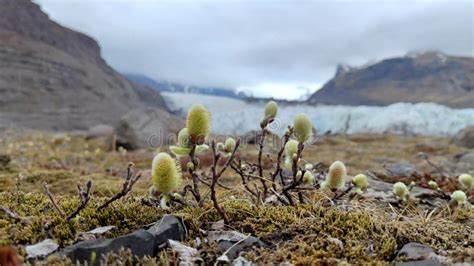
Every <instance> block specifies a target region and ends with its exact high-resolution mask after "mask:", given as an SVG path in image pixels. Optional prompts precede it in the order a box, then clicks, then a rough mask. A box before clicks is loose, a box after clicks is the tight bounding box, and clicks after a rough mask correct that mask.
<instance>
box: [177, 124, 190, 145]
mask: <svg viewBox="0 0 474 266" xmlns="http://www.w3.org/2000/svg"><path fill="white" fill-rule="evenodd" d="M189 144H190V143H189V134H188V129H187V128H183V129H181V130H180V131H179V133H178V145H179V146H180V147H183V148H189V146H190V145H189Z"/></svg>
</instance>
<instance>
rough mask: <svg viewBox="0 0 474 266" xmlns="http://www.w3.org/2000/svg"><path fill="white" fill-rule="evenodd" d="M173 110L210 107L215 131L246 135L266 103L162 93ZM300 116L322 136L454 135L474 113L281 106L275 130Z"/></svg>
mask: <svg viewBox="0 0 474 266" xmlns="http://www.w3.org/2000/svg"><path fill="white" fill-rule="evenodd" d="M163 96H164V97H165V98H166V100H167V102H168V105H169V108H170V109H171V110H173V111H176V112H180V113H182V114H183V115H185V113H186V111H187V110H188V109H189V107H190V106H191V105H192V104H195V103H200V104H203V105H205V106H206V107H207V108H208V109H209V111H210V112H211V114H212V123H213V125H214V126H213V132H215V133H218V134H234V135H241V134H244V133H246V132H249V131H251V130H256V129H258V125H259V123H260V119H261V117H262V115H263V108H264V104H263V103H261V104H260V103H249V102H245V101H243V100H238V99H230V98H224V97H217V96H205V95H197V94H183V93H163ZM298 113H306V114H308V115H309V116H310V118H311V119H312V121H313V123H314V125H315V127H316V129H317V131H318V134H324V133H326V132H329V131H330V132H331V133H347V134H356V133H394V134H404V135H433V136H452V135H454V134H456V133H457V132H458V131H459V130H461V129H463V128H465V127H466V126H469V125H474V109H452V108H449V107H445V106H442V105H438V104H434V103H417V104H412V103H396V104H392V105H389V106H383V107H379V106H339V105H318V106H310V105H306V104H298V105H283V104H281V105H280V110H279V112H278V116H277V119H276V121H275V122H274V123H273V124H271V125H270V129H271V130H272V131H273V132H275V133H278V134H283V133H284V130H285V129H286V127H287V126H288V125H290V124H292V123H293V117H294V116H295V115H296V114H298Z"/></svg>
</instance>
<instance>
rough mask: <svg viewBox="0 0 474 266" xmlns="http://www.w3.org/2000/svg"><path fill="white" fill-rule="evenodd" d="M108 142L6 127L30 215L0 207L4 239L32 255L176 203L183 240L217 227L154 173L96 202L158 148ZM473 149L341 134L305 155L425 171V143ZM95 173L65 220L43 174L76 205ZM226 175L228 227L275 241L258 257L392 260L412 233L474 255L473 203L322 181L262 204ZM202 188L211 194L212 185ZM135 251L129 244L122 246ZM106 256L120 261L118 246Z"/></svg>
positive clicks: (10, 176)
mask: <svg viewBox="0 0 474 266" xmlns="http://www.w3.org/2000/svg"><path fill="white" fill-rule="evenodd" d="M101 146H102V145H101V143H100V142H97V141H85V140H84V139H83V138H81V137H71V136H68V135H53V134H47V133H38V132H6V133H3V135H2V136H1V138H0V155H1V154H4V155H8V156H9V157H10V158H11V162H10V163H9V164H8V165H6V166H2V165H0V204H2V205H4V206H6V207H8V208H10V209H11V210H13V211H14V212H15V213H17V214H18V215H19V216H20V217H21V218H22V220H21V221H14V220H12V219H11V218H9V217H7V216H6V215H5V214H4V213H3V212H2V213H0V245H3V244H9V245H13V246H14V247H15V248H17V249H18V251H19V254H20V255H22V256H25V251H24V246H25V245H27V244H32V243H37V242H39V241H41V240H43V239H45V238H52V239H54V240H56V241H57V242H58V244H60V246H66V245H69V244H71V243H74V242H75V241H78V240H80V239H81V232H86V231H89V230H91V229H94V228H96V227H99V226H105V225H113V226H116V228H114V229H113V230H111V231H109V232H107V233H106V235H105V236H106V237H114V236H119V235H123V234H125V233H129V232H131V231H133V230H135V229H137V228H142V227H146V226H147V225H149V224H151V223H153V222H155V221H157V220H158V219H159V218H160V217H162V216H163V214H165V213H172V214H175V215H177V216H181V217H183V218H184V221H185V223H186V225H187V228H188V230H189V235H188V238H187V239H186V240H185V243H186V244H188V245H190V246H195V245H196V238H200V239H203V238H204V235H203V231H202V230H208V229H210V227H211V225H212V224H213V223H215V222H217V221H219V220H220V216H219V215H218V213H217V212H216V211H215V210H214V209H213V208H212V204H211V202H207V203H206V204H205V205H204V206H202V207H197V206H192V207H181V206H179V205H176V206H173V207H172V208H171V209H170V210H166V211H165V210H161V209H160V208H159V207H158V206H157V205H156V203H155V202H154V201H152V200H150V198H149V196H148V188H149V187H150V185H151V184H150V180H149V177H148V176H147V175H145V176H144V177H143V178H142V179H140V180H139V181H138V182H137V184H136V185H135V186H134V188H133V191H132V192H131V193H130V195H127V196H126V197H125V198H122V199H121V200H119V201H117V202H114V203H112V205H111V206H109V207H108V208H106V209H104V210H102V211H96V207H97V206H99V204H101V203H103V202H104V201H105V200H106V198H108V197H110V196H112V195H114V194H115V193H116V192H118V191H120V189H121V188H122V183H123V176H124V174H125V169H126V165H127V163H128V162H130V161H132V162H134V164H135V166H136V168H137V169H140V170H148V169H149V167H150V163H151V160H152V158H153V151H136V152H130V151H128V152H125V151H121V152H116V151H113V152H109V151H104V150H102V149H101V148H100V147H101ZM163 149H165V148H163ZM465 151H466V150H465V149H463V148H460V147H457V146H455V145H452V144H450V143H449V140H447V139H444V138H430V137H401V136H391V135H377V136H350V137H346V136H333V137H325V138H323V139H322V140H320V141H319V142H318V144H317V145H316V146H313V147H311V148H310V149H307V150H306V151H305V155H304V159H305V160H307V161H308V162H311V163H316V162H321V163H323V165H329V164H330V163H331V162H332V161H334V160H341V161H344V162H345V163H346V164H347V166H348V170H349V174H350V175H355V174H358V173H361V172H365V171H367V170H371V171H374V172H383V167H382V165H383V164H384V163H400V162H406V163H412V164H414V165H416V166H417V168H418V169H419V170H420V171H426V172H430V171H433V169H432V168H431V167H430V166H429V165H427V164H426V162H424V161H423V160H420V159H419V158H417V156H416V155H417V153H418V152H426V153H428V154H430V158H431V159H432V160H433V161H435V162H437V161H441V160H446V159H449V158H452V157H453V156H454V155H456V154H458V153H461V152H465ZM240 152H241V156H242V157H243V158H246V159H252V158H254V157H255V156H256V148H255V146H254V145H249V146H247V147H245V148H244V149H242V150H241V151H240ZM470 170H472V169H466V172H469V171H470ZM88 179H91V180H92V181H93V196H92V199H91V201H90V203H89V204H88V206H87V207H86V208H85V209H84V210H83V211H82V212H81V213H80V214H79V215H78V216H77V217H76V218H74V219H73V220H71V221H70V222H67V221H65V220H64V219H63V218H62V217H60V215H59V214H58V213H57V212H56V211H55V209H54V208H53V206H52V204H51V202H50V201H49V199H48V197H47V196H46V195H45V194H44V193H43V186H42V183H43V182H44V181H46V182H48V184H49V187H50V190H51V192H52V193H53V194H54V195H55V197H56V200H57V202H58V204H59V205H60V206H61V208H62V209H63V210H64V211H65V212H66V213H70V212H72V211H73V210H74V209H75V208H76V207H77V205H78V203H79V198H78V196H77V189H76V183H77V182H78V181H79V182H81V183H84V182H85V181H86V180H88ZM223 180H224V182H225V183H226V184H232V185H233V186H232V187H233V189H232V190H230V191H229V190H223V189H222V190H220V191H219V198H221V199H222V205H223V207H224V208H225V209H226V210H227V213H228V215H229V220H230V221H231V222H230V224H228V225H226V227H227V229H230V230H237V231H240V232H243V233H250V234H252V235H255V236H258V237H260V238H261V239H262V240H263V241H265V242H266V243H268V244H269V247H268V248H259V249H252V250H248V251H247V252H246V254H245V257H246V258H247V259H249V260H251V261H255V262H259V263H265V264H268V263H279V262H291V263H295V264H330V265H331V264H339V263H344V262H348V263H351V264H367V263H370V264H374V265H375V264H381V265H384V264H387V263H389V262H390V261H391V260H393V258H394V257H395V255H396V253H397V251H398V250H399V249H400V248H401V247H402V246H403V245H404V244H406V243H409V242H419V243H422V244H427V245H429V246H431V247H433V248H434V249H435V250H436V251H437V252H438V253H439V254H442V255H444V256H448V257H451V258H452V259H453V260H454V261H469V260H471V261H472V260H473V257H474V236H473V233H472V232H473V231H474V214H473V211H472V208H454V209H453V208H451V207H450V206H449V205H448V204H446V205H445V206H442V207H440V208H437V209H433V208H430V207H428V206H422V205H419V204H416V203H414V202H410V203H408V204H405V205H401V206H391V205H389V204H388V203H386V202H381V201H378V200H375V199H364V198H359V197H355V198H354V199H352V200H349V199H344V198H343V199H341V200H339V201H337V202H335V204H330V201H328V200H327V198H328V195H326V194H325V193H323V192H320V191H313V192H306V196H307V198H308V199H310V200H309V201H308V202H307V203H306V204H303V205H299V206H297V207H285V206H272V205H263V204H256V203H255V201H254V200H252V199H251V198H250V197H249V196H248V195H247V194H246V193H245V190H244V189H243V187H242V186H241V184H240V183H239V180H240V179H239V178H238V177H237V176H236V175H235V174H234V173H233V172H232V171H231V170H230V171H228V173H226V175H225V177H224V179H223ZM391 181H395V180H391ZM187 182H189V181H187ZM202 189H203V192H204V194H206V188H205V187H203V188H202ZM189 200H191V199H189ZM200 229H202V230H200ZM127 254H128V253H127V252H123V254H121V256H122V257H123V256H127ZM200 254H201V256H202V257H203V258H204V259H205V261H206V262H208V263H212V262H213V261H214V260H215V259H216V257H218V256H219V255H220V254H219V252H218V249H217V247H216V245H215V244H207V243H205V244H203V246H201V247H200ZM128 255H129V254H128ZM108 259H109V261H113V259H114V257H113V255H111V257H109V258H108ZM176 260H177V255H176V254H174V253H173V252H171V251H170V250H169V249H166V250H164V251H163V252H161V253H160V254H157V256H156V258H147V259H145V260H142V262H143V263H145V264H147V263H153V262H173V261H174V262H176ZM122 261H123V258H122ZM63 263H64V261H63Z"/></svg>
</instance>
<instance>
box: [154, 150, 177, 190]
mask: <svg viewBox="0 0 474 266" xmlns="http://www.w3.org/2000/svg"><path fill="white" fill-rule="evenodd" d="M151 177H152V182H153V185H154V186H155V188H156V190H157V191H158V192H160V193H170V192H172V191H173V190H176V189H178V187H179V186H180V184H181V169H180V168H179V166H178V165H177V164H176V161H175V160H174V159H173V158H171V156H169V155H168V154H167V153H164V152H161V153H158V154H157V155H156V156H155V158H154V159H153V162H152V164H151Z"/></svg>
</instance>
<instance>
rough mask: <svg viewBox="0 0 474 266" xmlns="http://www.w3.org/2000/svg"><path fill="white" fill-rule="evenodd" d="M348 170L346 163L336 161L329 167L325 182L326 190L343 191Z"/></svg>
mask: <svg viewBox="0 0 474 266" xmlns="http://www.w3.org/2000/svg"><path fill="white" fill-rule="evenodd" d="M346 175H347V170H346V166H345V165H344V163H342V162H340V161H335V162H333V163H332V164H331V166H330V167H329V172H328V174H327V176H326V180H324V182H323V187H324V188H329V189H336V190H342V189H343V188H344V185H345V184H346Z"/></svg>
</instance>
